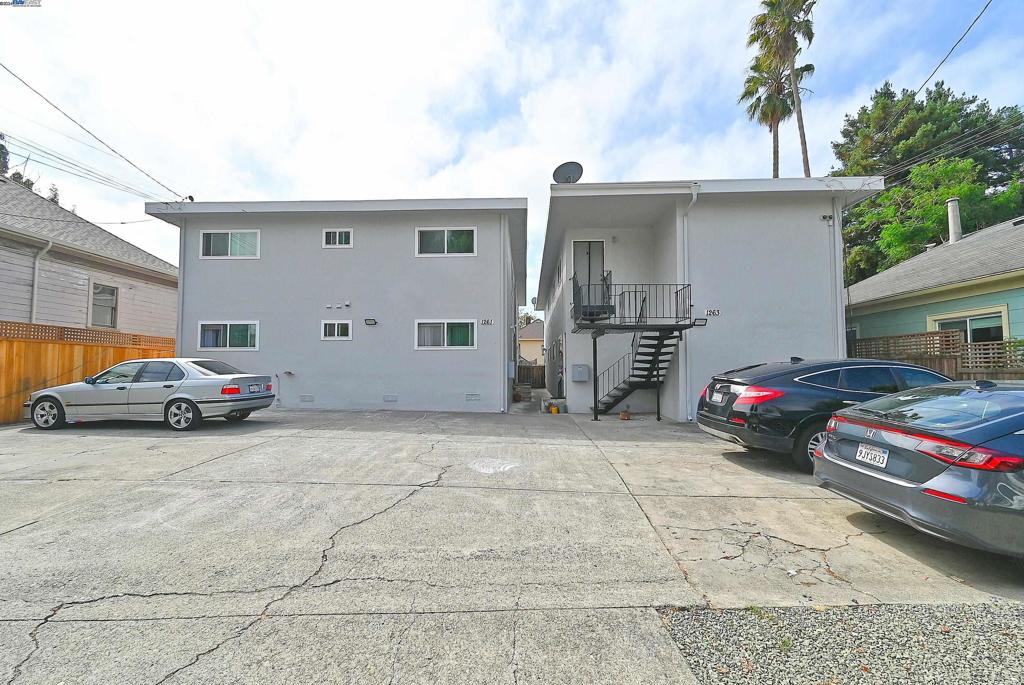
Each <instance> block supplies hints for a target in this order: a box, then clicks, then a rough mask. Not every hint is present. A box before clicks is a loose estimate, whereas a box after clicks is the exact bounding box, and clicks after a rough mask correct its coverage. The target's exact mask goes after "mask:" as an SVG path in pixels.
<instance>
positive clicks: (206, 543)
mask: <svg viewBox="0 0 1024 685" xmlns="http://www.w3.org/2000/svg"><path fill="white" fill-rule="evenodd" d="M1022 598H1024V582H1022V578H1021V574H1020V573H1019V572H1017V571H1016V570H1015V569H1014V568H1013V567H1012V566H1011V565H1010V563H1009V562H1006V561H1005V560H1003V559H1001V558H998V557H994V556H991V555H985V554H981V553H977V552H970V551H967V550H964V549H961V548H957V547H953V546H950V545H946V544H944V543H941V542H938V541H933V540H931V539H928V538H925V537H924V536H921V535H918V534H916V533H914V532H913V531H911V530H910V529H908V528H905V527H903V526H901V525H899V524H897V523H893V522H890V521H888V520H885V519H883V518H881V517H878V516H876V515H873V514H869V513H867V512H864V511H862V510H860V509H859V508H858V507H856V506H854V505H852V504H849V503H847V502H846V501H844V500H841V499H836V498H835V497H833V496H831V495H830V494H828V493H826V492H824V491H822V490H819V489H817V488H816V487H815V486H814V484H813V479H812V478H811V477H809V476H805V475H802V474H799V473H796V472H795V471H793V470H792V469H791V468H790V467H789V466H788V463H787V462H786V460H784V459H779V458H775V457H773V456H771V455H767V454H764V453H757V452H746V451H742V450H738V449H734V448H732V447H730V446H728V445H726V444H725V443H721V442H718V441H715V440H712V439H710V438H707V437H706V436H704V435H703V434H701V433H699V432H697V431H696V430H695V429H694V428H693V427H691V426H687V425H680V424H676V423H672V422H663V423H661V424H658V423H656V422H654V421H653V419H652V418H651V417H638V420H634V421H631V422H621V421H618V420H614V419H611V418H608V419H606V420H603V421H602V422H600V423H596V424H595V423H592V422H590V421H587V420H586V418H585V417H572V416H564V415H563V416H547V415H512V416H499V415H469V414H418V413H399V412H386V413H385V412H381V413H341V412H338V413H327V412H302V413H299V412H295V413H286V412H275V411H267V412H261V413H258V414H256V415H254V416H253V417H252V418H251V419H250V420H249V421H247V422H245V423H244V424H240V425H229V424H227V423H224V422H221V421H211V422H209V423H207V424H206V425H205V426H204V427H203V428H202V429H201V430H200V431H198V432H195V433H188V434H181V433H171V432H169V431H167V430H165V429H163V428H162V427H158V426H154V425H146V424H93V425H85V426H79V427H75V428H70V429H66V430H62V431H58V432H53V433H44V432H41V431H36V430H33V429H29V428H25V427H12V428H8V429H5V430H0V679H3V680H0V682H8V683H11V682H16V683H23V684H28V683H60V682H64V683H165V682H167V683H226V682H232V683H233V682H237V683H254V682H266V683H290V682H294V683H308V682H346V683H349V682H351V683H414V682H415V683H436V682H457V683H495V682H506V681H507V682H510V683H516V684H518V683H552V682H557V683H624V682H642V683H693V682H717V681H722V682H726V681H730V682H731V681H736V682H774V681H773V680H772V678H774V677H775V676H774V675H773V674H775V673H776V672H779V673H783V674H785V673H789V674H791V675H792V674H793V673H799V670H797V671H794V669H799V668H800V667H799V666H796V665H794V663H793V661H792V660H793V659H797V658H799V657H801V656H802V655H804V654H803V652H801V648H800V645H799V644H797V648H796V649H793V647H792V645H791V646H790V647H789V648H786V649H782V648H781V647H780V646H779V637H778V631H779V629H780V628H779V626H782V625H790V624H789V623H786V621H790V622H792V620H794V618H793V617H797V618H800V617H802V616H803V614H801V613H800V612H812V613H814V614H821V615H822V616H823V619H822V620H825V621H827V622H829V623H835V622H836V617H837V616H839V615H840V614H839V613H833V614H829V613H828V612H830V611H831V612H844V611H863V610H865V607H867V608H869V609H871V607H872V606H873V605H879V610H882V609H883V608H887V607H892V606H899V607H911V608H914V611H917V612H918V613H916V614H914V615H913V616H911V617H910V619H908V620H911V621H913V620H917V621H919V622H920V621H921V620H924V619H922V618H921V617H923V616H926V615H930V614H929V613H928V612H929V611H931V609H929V607H932V606H938V607H949V606H951V605H960V606H961V608H962V609H963V610H965V611H966V612H967V613H966V614H965V615H966V616H968V617H970V616H975V615H977V616H982V615H983V612H985V611H990V610H992V608H993V607H995V608H996V609H998V610H999V611H1004V612H1005V611H1006V607H1007V606H1009V607H1011V612H1012V611H1016V610H1017V606H1018V605H1017V604H1016V603H1015V602H1013V601H1012V600H1020V599H1022ZM1008 600H1010V601H1009V602H1008ZM871 611H874V609H871ZM786 612H796V613H786ZM921 612H923V613H921ZM975 612H982V613H975ZM876 613H877V612H876ZM842 615H843V616H846V614H842ZM875 615H876V614H872V616H875ZM879 616H880V615H879ZM812 618H813V616H812ZM748 619H749V620H748ZM1011 619H1012V620H1016V619H1015V617H1014V616H1011V617H1009V618H1007V619H1006V620H1011ZM751 620H752V621H754V623H755V624H757V625H753V626H752V627H751V626H750V625H746V624H744V625H741V626H739V627H738V628H736V630H735V631H731V632H730V633H729V634H725V635H720V634H719V633H720V632H721V631H720V630H717V628H718V627H720V626H721V625H726V624H731V623H730V622H732V623H736V622H737V621H740V622H743V621H746V622H747V623H750V621H751ZM800 620H801V621H802V620H803V619H802V618H801V619H800ZM965 620H966V619H965ZM1011 622H1012V621H1011ZM761 623H763V625H761V627H760V628H759V627H758V626H759V625H760V624H761ZM885 623H886V624H891V623H892V622H891V621H885ZM990 623H991V622H988V623H986V625H989V624H990ZM803 625H804V623H800V626H803ZM972 625H974V624H973V623H972ZM800 626H796V627H793V626H791V627H790V628H787V630H791V631H793V634H794V635H797V636H798V637H799V635H801V634H802V633H800V632H799V631H800V630H802V629H803V628H801V627H800ZM762 629H763V630H762ZM971 629H972V630H973V628H971ZM950 630H952V631H953V635H952V636H950V635H949V633H950ZM950 630H947V631H946V632H945V633H942V634H941V635H940V636H939V638H937V639H950V638H956V637H957V634H956V631H958V630H960V628H958V627H957V626H954V628H952V629H950ZM993 630H994V629H993ZM743 631H749V632H750V634H751V635H753V637H745V638H744V644H742V645H735V644H730V640H733V641H735V636H736V635H741V634H742V635H746V634H747V633H744V632H743ZM758 631H761V632H760V633H759V632H758ZM1017 632H1018V633H1019V631H1017ZM761 633H763V634H764V637H763V638H762V637H757V635H759V634H761ZM937 635H938V633H937ZM751 642H752V643H754V644H753V646H751V645H750V644H749V643H751ZM762 642H763V643H764V644H761V643H762ZM1000 644H1002V645H1004V646H1005V645H1008V648H1009V649H1008V652H1013V653H1015V654H1019V652H1020V645H1019V644H1017V643H1014V642H1012V641H1008V640H1007V638H1006V637H1005V636H1003V637H1002V638H1001V642H1000ZM783 645H784V643H783ZM761 648H764V649H765V650H767V652H766V654H767V655H762V654H760V653H758V652H756V649H761ZM814 649H815V647H814V645H813V644H812V645H810V646H808V647H807V648H806V650H805V651H807V652H808V653H813V652H814ZM851 649H852V648H851ZM737 650H739V651H737ZM743 650H754V651H743ZM773 650H774V651H773ZM775 652H779V654H775ZM818 655H819V657H820V655H821V652H818ZM869 656H870V655H869ZM869 656H865V657H863V659H861V661H864V660H865V659H866V660H869ZM985 656H986V658H989V659H990V660H991V659H996V660H998V658H999V654H995V655H985ZM1008 658H1009V656H1008ZM819 660H820V659H819ZM1017 661H1019V659H1017ZM860 666H861V667H863V668H870V667H869V666H865V664H864V663H860ZM873 666H874V668H875V670H874V671H870V670H869V671H868V672H869V673H874V674H876V675H877V676H878V677H880V678H883V677H885V676H886V674H887V673H888V671H886V670H885V667H884V665H880V664H873ZM1017 667H1018V668H1019V665H1018V666H1017ZM806 668H808V669H811V668H812V667H811V666H807V667H806ZM849 668H850V669H851V677H853V676H857V677H860V678H861V680H859V681H858V682H868V681H866V680H864V679H863V677H864V673H865V672H864V671H863V670H861V671H859V672H858V671H857V664H856V663H854V664H852V665H850V667H849ZM1007 668H1012V666H1007ZM723 669H724V670H723ZM773 669H774V670H773ZM840 671H842V668H841V669H840ZM893 672H894V673H897V674H902V675H903V676H904V677H905V676H906V673H905V672H904V671H893ZM843 673H845V672H841V673H840V676H842V677H845V676H843ZM1006 673H1007V671H1006V670H1005V669H1004V670H1003V671H1001V675H1005V674H1006ZM806 675H807V676H808V680H806V682H819V681H820V679H818V680H815V679H813V678H812V677H811V671H810V670H808V671H807V672H806ZM816 677H817V676H815V678H816ZM842 677H840V678H839V679H837V680H835V681H834V682H846V681H845V680H843V679H842ZM911 680H912V678H911ZM975 681H976V682H977V681H978V679H977V677H975ZM780 682H781V681H780ZM796 682H805V681H804V680H802V679H801V678H799V677H797V678H796ZM877 682H885V680H878V681H877ZM992 682H998V680H995V681H992Z"/></svg>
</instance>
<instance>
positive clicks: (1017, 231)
mask: <svg viewBox="0 0 1024 685" xmlns="http://www.w3.org/2000/svg"><path fill="white" fill-rule="evenodd" d="M846 328H847V339H848V340H853V339H861V338H877V337H882V336H891V335H906V334H909V333H924V332H925V331H938V330H951V329H952V330H961V331H963V332H964V340H965V341H966V342H992V341H997V340H1009V339H1013V338H1024V217H1019V218H1017V219H1012V220H1010V221H1006V222H1004V223H1001V224H997V225H995V226H990V227H989V228H984V229H981V230H979V231H975V232H974V233H970V234H968V235H966V236H964V237H962V238H959V239H957V238H956V237H953V239H952V240H950V242H946V243H943V244H941V245H938V246H936V247H932V248H930V249H928V250H926V251H925V252H922V253H921V254H919V255H917V256H916V257H912V258H910V259H908V260H907V261H905V262H902V263H900V264H897V265H896V266H894V267H892V268H890V269H887V270H885V271H883V272H882V273H880V274H876V275H874V276H872V277H871V278H867V279H865V280H863V281H861V282H860V283H855V284H854V285H851V286H850V287H849V288H847V289H846Z"/></svg>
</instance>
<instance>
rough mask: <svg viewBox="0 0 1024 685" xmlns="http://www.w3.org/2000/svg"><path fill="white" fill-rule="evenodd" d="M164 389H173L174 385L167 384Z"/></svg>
mask: <svg viewBox="0 0 1024 685" xmlns="http://www.w3.org/2000/svg"><path fill="white" fill-rule="evenodd" d="M164 387H165V388H173V387H174V383H167V384H166V385H164Z"/></svg>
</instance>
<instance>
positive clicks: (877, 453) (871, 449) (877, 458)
mask: <svg viewBox="0 0 1024 685" xmlns="http://www.w3.org/2000/svg"><path fill="white" fill-rule="evenodd" d="M856 459H857V461H862V462H864V463H865V464H871V465H872V466H877V467H879V468H883V469H884V468H885V465H886V464H887V463H889V450H887V449H885V448H884V447H875V446H874V445H865V444H864V443H860V444H858V445H857V454H856Z"/></svg>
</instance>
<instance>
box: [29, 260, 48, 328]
mask: <svg viewBox="0 0 1024 685" xmlns="http://www.w3.org/2000/svg"><path fill="white" fill-rule="evenodd" d="M51 247H53V241H52V240H47V241H46V247H44V248H43V249H41V250H39V252H37V253H36V257H35V259H33V260H32V308H31V309H30V310H29V315H28V320H29V323H35V322H36V302H38V300H39V296H38V295H39V260H40V259H42V258H43V255H45V254H46V253H47V252H49V251H50V248H51Z"/></svg>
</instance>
